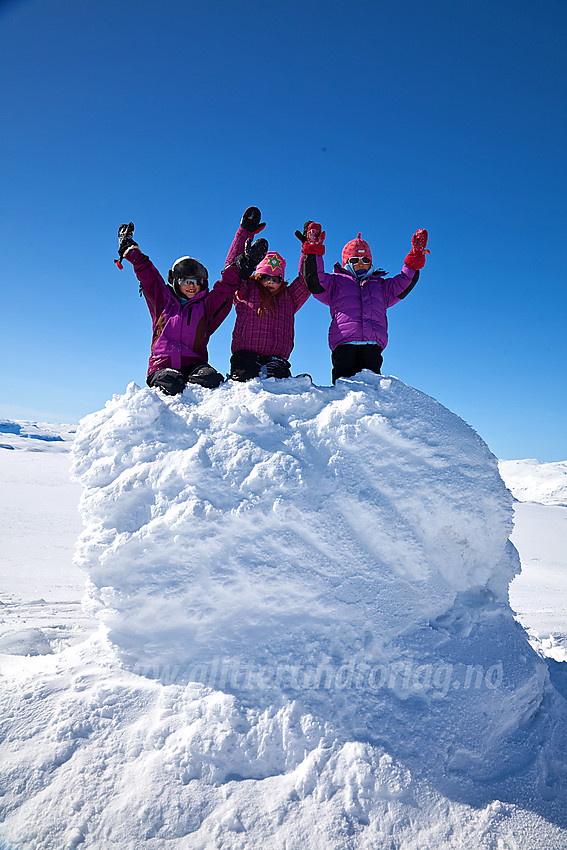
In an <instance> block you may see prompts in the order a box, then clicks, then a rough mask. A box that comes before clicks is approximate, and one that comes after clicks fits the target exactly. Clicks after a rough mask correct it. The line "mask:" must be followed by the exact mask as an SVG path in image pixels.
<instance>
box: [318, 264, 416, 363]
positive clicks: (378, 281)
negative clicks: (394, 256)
mask: <svg viewBox="0 0 567 850" xmlns="http://www.w3.org/2000/svg"><path fill="white" fill-rule="evenodd" d="M311 256H313V255H311ZM310 262H311V263H312V262H313V261H312V260H311V261H310ZM302 263H305V255H302ZM316 263H317V275H316V278H317V279H318V283H319V287H317V279H315V277H314V275H313V273H310V272H309V271H308V270H307V269H306V268H305V265H304V266H303V269H304V276H305V279H306V281H307V285H308V286H309V288H310V289H311V292H312V293H313V296H314V297H315V298H316V299H317V300H318V301H321V303H322V304H326V305H327V306H328V307H330V310H331V326H330V328H329V346H330V348H331V351H334V350H335V348H336V347H337V346H338V345H342V344H343V343H345V342H375V343H378V345H379V346H380V348H382V349H384V348H386V346H387V344H388V320H387V318H386V310H387V309H388V307H392V306H393V305H394V304H397V303H398V301H400V300H401V299H402V298H404V297H405V296H406V295H407V294H408V293H409V292H410V291H411V289H413V287H414V286H415V284H416V283H417V279H418V277H419V272H417V271H414V269H410V268H409V266H406V265H403V266H402V271H401V272H400V274H397V275H395V277H389V278H388V277H384V275H385V274H386V272H383V271H376V272H373V273H372V274H371V275H370V277H368V278H366V280H362V281H359V280H358V279H357V278H356V277H355V275H353V274H351V273H350V272H348V271H347V270H346V269H344V268H343V267H342V266H341V265H340V264H339V263H336V264H335V267H334V270H333V274H327V273H326V272H325V267H324V264H323V258H322V257H319V256H318V257H316ZM314 283H315V285H314ZM317 288H318V289H320V290H322V291H319V292H318V291H316V290H317Z"/></svg>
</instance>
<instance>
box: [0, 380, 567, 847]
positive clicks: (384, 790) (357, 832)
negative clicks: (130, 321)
mask: <svg viewBox="0 0 567 850" xmlns="http://www.w3.org/2000/svg"><path fill="white" fill-rule="evenodd" d="M72 455H73V468H74V474H75V475H76V476H77V478H78V479H79V480H80V482H81V483H82V485H83V496H82V501H81V511H82V515H83V522H84V531H83V533H82V535H81V537H80V540H79V542H78V545H77V549H76V561H77V563H78V564H79V565H80V566H81V567H82V568H84V569H85V570H86V571H87V572H88V576H89V585H88V586H89V592H88V600H87V604H88V608H89V610H90V611H92V612H94V613H95V614H96V616H97V617H98V618H99V619H100V621H101V628H100V630H99V632H98V633H97V634H95V635H94V636H91V637H89V638H88V640H86V641H84V642H83V643H81V644H79V645H76V646H72V647H69V648H66V649H65V650H63V651H62V652H60V653H53V654H46V655H43V656H41V655H35V656H30V657H24V656H23V655H15V654H12V655H10V654H4V655H2V654H0V665H3V667H2V669H3V671H4V677H5V678H4V680H3V682H4V684H3V688H2V689H1V690H0V716H3V717H5V718H7V719H6V723H5V728H4V730H3V744H2V758H1V759H0V782H1V784H2V785H3V787H4V788H5V789H6V793H5V794H4V795H2V799H1V807H2V808H1V810H0V822H1V823H2V827H1V829H2V835H3V837H5V838H6V840H7V841H8V842H9V843H10V845H11V846H14V847H16V846H18V847H20V846H22V847H23V846H29V847H37V848H51V847H69V848H70V847H77V846H81V847H85V848H93V850H94V848H100V847H110V846H116V847H121V848H125V850H126V848H132V850H133V849H134V848H138V847H141V846H143V847H144V848H148V850H161V848H163V847H165V846H167V847H168V848H174V850H193V848H194V849H195V850H197V848H200V849H201V848H211V850H212V848H219V847H222V848H224V850H237V849H238V850H244V848H252V847H262V848H267V850H276V848H282V847H288V848H302V850H303V848H306V850H323V848H325V850H329V849H330V850H358V848H361V850H362V848H370V847H373V848H374V847H380V848H382V847H383V848H392V850H393V848H400V850H406V848H407V850H413V848H416V847H420V848H423V850H433V848H435V850H454V848H470V847H475V848H487V850H488V848H495V847H516V848H519V850H536V848H541V850H544V848H545V850H549V849H550V848H560V847H563V846H565V842H564V839H565V830H566V828H567V816H566V812H567V800H566V789H567V766H566V760H565V755H564V745H563V742H564V740H565V736H566V733H567V729H566V728H565V727H566V725H567V724H566V720H565V716H566V715H565V707H566V703H565V699H564V696H562V695H561V693H563V694H565V693H567V689H566V688H565V681H566V679H565V674H564V672H563V668H562V665H559V664H558V665H556V666H554V667H553V669H552V677H551V678H550V675H549V668H548V666H547V664H546V663H545V661H544V660H543V659H542V658H540V657H539V656H538V655H537V654H536V652H534V651H533V649H532V648H531V647H530V645H529V642H528V640H527V637H526V634H525V632H524V630H523V629H522V628H521V627H520V626H519V625H518V624H517V623H516V621H515V620H514V617H513V614H512V611H511V610H510V607H509V604H508V585H509V583H510V581H511V579H512V577H513V576H514V575H515V574H516V572H517V571H518V568H519V563H518V556H517V553H516V550H515V549H514V547H513V546H512V545H511V543H510V542H509V539H508V538H509V534H510V532H511V530H512V521H513V498H512V495H511V494H510V492H509V491H508V490H507V489H506V487H505V485H504V483H503V481H502V479H501V478H500V475H499V473H498V464H497V460H496V458H495V457H494V456H493V455H492V454H491V453H490V451H489V450H488V448H487V446H486V445H485V444H484V443H483V441H482V440H481V439H480V438H479V437H478V435H477V434H476V433H475V432H474V431H473V430H472V429H471V428H470V427H469V426H468V425H467V424H466V423H465V422H463V421H462V420H460V419H459V418H458V417H456V416H455V415H454V414H452V413H451V412H450V411H448V410H446V409H445V408H444V407H442V406H441V405H440V404H438V403H437V402H435V401H434V400H433V399H431V398H429V397H428V396H426V395H424V394H422V393H420V392H418V391H417V390H414V389H412V388H411V387H408V386H406V385H404V384H403V383H402V382H400V381H398V380H396V379H395V378H387V377H381V376H375V375H368V374H366V373H364V375H363V376H362V377H360V378H357V379H353V380H349V381H346V380H342V381H339V382H338V383H337V386H336V387H333V388H320V387H314V386H312V385H311V383H310V382H309V381H308V380H307V379H289V380H284V381H275V380H265V381H260V380H256V381H251V382H249V383H247V384H234V383H227V384H224V385H222V386H221V387H219V388H218V389H216V390H214V391H209V390H203V389H200V388H198V387H193V388H191V387H190V388H188V389H187V390H186V391H185V392H184V393H183V395H182V396H177V397H174V398H169V397H166V396H163V395H161V394H160V393H159V392H158V391H156V390H152V389H148V388H143V389H140V388H139V387H137V386H136V385H135V384H131V385H130V386H129V387H128V389H127V391H126V393H125V395H123V396H115V397H114V398H113V399H112V400H111V401H109V402H108V403H107V405H106V407H105V409H104V410H102V411H99V412H97V413H95V414H93V415H91V416H89V417H87V418H86V419H84V420H83V421H82V423H81V425H80V427H79V429H78V433H77V437H76V439H75V442H74V447H73V452H72ZM20 637H21V638H22V641H23V642H25V641H24V639H25V640H28V646H29V640H30V638H31V639H33V638H34V636H33V635H31V636H30V635H27V636H26V635H21V636H20ZM38 637H39V636H38V635H35V638H38ZM35 645H36V646H37V642H36V644H35ZM15 648H16V649H17V647H15ZM7 649H12V650H13V649H14V647H7ZM38 811H41V812H42V817H41V818H38V817H37V812H38ZM0 843H1V842H0Z"/></svg>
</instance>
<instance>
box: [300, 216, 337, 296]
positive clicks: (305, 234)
mask: <svg viewBox="0 0 567 850" xmlns="http://www.w3.org/2000/svg"><path fill="white" fill-rule="evenodd" d="M295 235H296V236H297V238H298V239H299V241H300V242H301V257H300V258H299V274H300V277H303V280H304V281H305V285H306V286H307V288H308V289H309V292H311V293H312V294H313V295H314V296H315V298H316V299H317V300H318V301H321V302H322V303H323V304H329V302H330V298H331V294H332V288H333V282H334V277H333V275H332V274H327V273H326V272H325V266H324V263H323V254H324V253H325V245H324V242H325V231H324V230H321V225H320V224H317V223H316V222H314V221H306V222H305V224H304V225H303V231H300V230H296V231H295Z"/></svg>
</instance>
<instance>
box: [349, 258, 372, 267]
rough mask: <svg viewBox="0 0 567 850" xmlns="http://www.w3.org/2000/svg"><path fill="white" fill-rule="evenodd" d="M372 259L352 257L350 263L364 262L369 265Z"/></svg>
mask: <svg viewBox="0 0 567 850" xmlns="http://www.w3.org/2000/svg"><path fill="white" fill-rule="evenodd" d="M371 262H372V260H371V259H370V257H351V258H350V260H349V263H364V265H366V266H369V265H370V263H371Z"/></svg>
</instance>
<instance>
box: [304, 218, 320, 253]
mask: <svg viewBox="0 0 567 850" xmlns="http://www.w3.org/2000/svg"><path fill="white" fill-rule="evenodd" d="M303 234H304V236H305V242H304V243H303V246H302V248H301V250H302V252H303V253H304V254H318V255H319V256H320V257H322V256H323V254H324V253H325V245H324V244H323V243H324V242H325V231H324V230H321V225H320V224H317V222H316V221H310V222H307V223H306V226H305V228H304V230H303Z"/></svg>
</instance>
